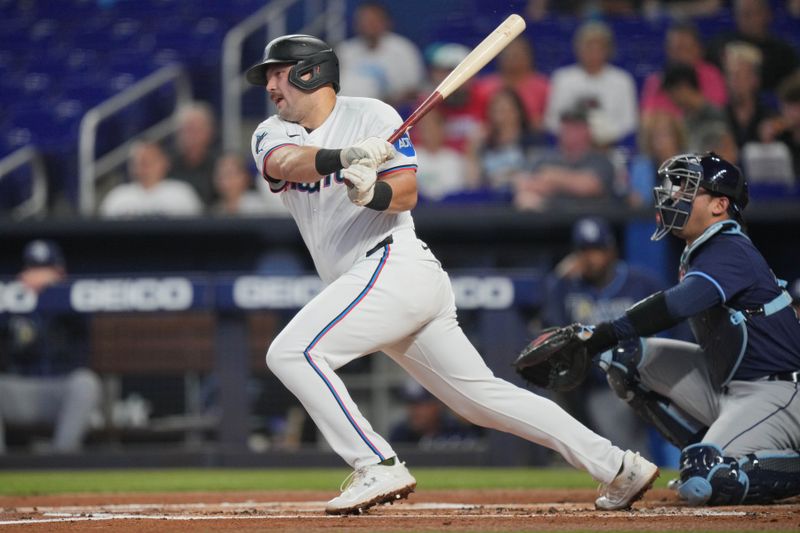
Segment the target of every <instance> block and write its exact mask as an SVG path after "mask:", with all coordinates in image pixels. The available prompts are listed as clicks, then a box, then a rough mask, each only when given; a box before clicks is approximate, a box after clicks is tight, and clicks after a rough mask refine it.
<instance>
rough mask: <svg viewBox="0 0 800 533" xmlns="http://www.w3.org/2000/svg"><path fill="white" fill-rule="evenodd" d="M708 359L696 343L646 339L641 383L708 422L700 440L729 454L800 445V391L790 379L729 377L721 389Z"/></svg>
mask: <svg viewBox="0 0 800 533" xmlns="http://www.w3.org/2000/svg"><path fill="white" fill-rule="evenodd" d="M706 361H707V358H706V357H705V355H704V354H703V353H702V351H701V350H700V347H699V346H698V345H696V344H692V343H688V342H683V341H676V340H670V339H659V338H652V339H647V340H646V341H645V348H644V352H643V353H642V360H641V362H640V363H639V375H640V376H641V381H642V383H643V384H645V385H646V386H647V387H649V388H650V389H652V390H653V391H655V392H657V393H658V394H661V395H663V396H666V397H667V398H669V399H670V400H671V401H672V402H673V403H674V404H675V405H676V406H677V407H678V408H679V409H680V410H681V411H682V412H683V413H681V414H683V415H688V417H689V418H690V420H689V422H692V423H694V424H697V423H699V424H702V425H703V426H708V432H707V433H706V435H705V437H703V440H702V442H704V443H710V444H716V445H717V446H719V447H720V448H722V451H723V453H724V454H725V455H726V456H729V457H737V458H738V457H741V456H742V455H745V454H748V453H755V452H764V451H776V452H778V451H786V450H798V449H800V390H799V386H798V384H797V383H790V382H787V381H766V380H762V381H731V382H730V383H729V384H728V385H727V386H726V387H724V388H723V390H722V391H721V392H717V391H716V390H714V387H713V386H712V385H711V380H710V378H709V372H708V367H707V365H706Z"/></svg>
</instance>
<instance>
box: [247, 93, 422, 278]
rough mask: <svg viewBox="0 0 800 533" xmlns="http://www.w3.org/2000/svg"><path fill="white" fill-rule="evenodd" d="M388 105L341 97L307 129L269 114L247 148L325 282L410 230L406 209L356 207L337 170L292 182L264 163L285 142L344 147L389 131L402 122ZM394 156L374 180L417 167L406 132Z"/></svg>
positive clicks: (410, 219)
mask: <svg viewBox="0 0 800 533" xmlns="http://www.w3.org/2000/svg"><path fill="white" fill-rule="evenodd" d="M402 122H403V121H402V119H401V118H400V115H399V114H398V113H397V111H395V110H394V109H393V108H392V107H391V106H389V105H388V104H385V103H383V102H381V101H379V100H375V99H372V98H357V97H347V96H339V97H337V99H336V105H335V106H334V108H333V111H331V114H330V115H329V116H328V118H327V119H326V120H325V122H323V123H322V125H321V126H320V127H318V128H317V129H315V130H313V131H311V132H307V131H306V130H305V128H303V127H302V126H300V125H299V124H296V123H293V122H287V121H285V120H282V119H281V118H279V117H278V116H277V115H273V116H271V117H270V118H268V119H267V120H265V121H264V122H262V123H261V124H259V126H258V128H256V130H255V132H254V133H253V138H252V142H251V149H252V152H253V157H254V158H255V161H256V165H257V166H258V168H259V169H261V173H262V176H264V178H265V179H267V180H268V182H269V185H270V190H272V192H274V193H276V194H280V195H281V199H282V200H283V203H284V204H285V205H286V207H287V208H288V209H289V212H290V213H291V214H292V217H294V219H295V221H296V222H297V227H298V228H299V230H300V234H301V235H302V237H303V240H304V241H305V244H306V246H307V247H308V250H309V252H310V253H311V257H312V258H313V260H314V265H315V267H316V269H317V272H318V273H319V275H320V277H321V278H322V280H323V281H324V282H325V283H330V282H332V281H333V280H335V279H336V278H338V277H339V276H341V275H342V274H343V273H344V272H346V271H347V270H348V269H349V268H350V267H351V266H352V265H353V263H355V261H356V260H357V259H359V258H362V257H364V255H365V254H366V252H367V251H368V250H369V249H370V248H372V247H373V246H375V244H377V243H378V242H379V241H381V240H382V239H383V238H384V237H386V236H387V235H389V234H391V233H393V232H395V231H397V230H400V229H413V228H414V221H413V219H412V218H411V213H409V212H408V211H405V212H402V213H397V214H392V213H387V212H385V211H375V210H372V209H368V208H364V207H358V206H356V205H354V204H353V203H352V202H351V201H350V199H349V198H348V196H347V187H346V186H345V184H344V179H343V178H342V175H341V172H336V173H334V174H330V175H328V176H325V177H323V178H321V179H320V181H318V182H316V183H292V182H285V181H280V180H274V179H272V178H270V177H269V176H267V175H266V162H267V160H268V158H269V157H270V155H271V154H272V153H273V152H274V151H275V150H277V149H279V148H280V147H282V146H286V145H298V146H305V145H312V146H318V147H321V148H330V149H335V148H344V147H347V146H351V145H353V144H356V143H358V142H359V141H362V140H364V139H366V138H367V137H380V138H383V139H387V138H389V136H390V135H391V134H392V133H393V132H394V131H395V130H396V129H397V128H399V127H400V125H401V124H402ZM394 146H395V149H396V151H397V153H396V155H395V157H394V158H392V159H390V160H389V161H387V162H386V163H384V164H383V165H381V166H380V167H378V179H380V178H381V177H383V176H387V175H389V174H391V173H392V172H398V171H400V170H405V169H413V170H416V168H417V158H416V152H415V151H414V146H413V145H412V144H411V140H410V139H409V137H408V134H405V135H403V136H402V137H401V138H400V139H399V140H398V141H397V142H396V143H395V144H394Z"/></svg>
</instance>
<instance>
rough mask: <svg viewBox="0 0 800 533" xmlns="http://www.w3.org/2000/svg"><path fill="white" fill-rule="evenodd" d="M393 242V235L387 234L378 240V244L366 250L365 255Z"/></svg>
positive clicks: (369, 254)
mask: <svg viewBox="0 0 800 533" xmlns="http://www.w3.org/2000/svg"><path fill="white" fill-rule="evenodd" d="M393 242H394V237H392V236H391V235H389V236H388V237H386V238H385V239H383V240H382V241H381V242H379V243H378V244H376V245H375V246H373V247H372V248H370V249H369V250H367V257H369V256H371V255H372V254H374V253H375V252H377V251H378V250H380V249H381V248H383V247H384V246H386V245H387V244H392V243H393Z"/></svg>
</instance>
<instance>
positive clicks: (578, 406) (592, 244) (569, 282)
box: [541, 217, 677, 466]
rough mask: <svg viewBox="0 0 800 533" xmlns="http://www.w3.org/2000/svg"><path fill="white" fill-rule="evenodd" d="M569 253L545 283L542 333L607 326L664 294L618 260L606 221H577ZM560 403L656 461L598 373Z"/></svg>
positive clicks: (649, 277) (641, 426) (641, 428)
mask: <svg viewBox="0 0 800 533" xmlns="http://www.w3.org/2000/svg"><path fill="white" fill-rule="evenodd" d="M572 247H573V252H572V253H571V254H570V255H568V256H567V257H566V258H565V259H564V260H562V261H561V263H560V264H559V267H558V268H557V269H556V270H555V271H554V272H553V273H552V274H551V276H550V277H549V278H548V282H547V285H546V292H545V298H544V307H543V309H542V315H541V322H542V327H544V328H547V327H553V326H564V325H567V324H572V323H575V322H581V323H584V324H596V323H599V322H602V321H605V320H611V319H613V318H616V317H617V316H618V315H619V313H620V312H621V311H624V310H625V309H627V308H629V307H631V306H632V305H633V304H635V303H636V302H638V301H639V300H641V299H642V298H644V297H646V296H649V295H650V294H652V293H654V292H656V291H657V290H660V289H661V288H663V287H662V283H661V282H660V281H659V280H658V278H657V277H656V276H655V275H654V274H651V273H649V272H645V271H643V270H641V269H639V268H635V267H631V266H629V265H628V264H627V263H626V262H625V261H623V260H622V259H620V258H619V255H618V251H617V240H616V238H615V236H614V233H613V231H612V229H611V227H610V225H609V224H608V222H607V221H606V220H605V219H602V218H599V217H588V218H582V219H580V220H578V221H577V222H576V223H575V225H574V226H573V229H572ZM561 400H562V401H564V403H565V405H566V406H568V410H569V411H570V412H571V413H572V414H573V415H575V416H576V417H577V418H578V419H579V420H581V421H583V422H584V423H585V424H586V425H587V426H589V427H591V428H592V429H594V430H595V431H597V432H598V433H600V434H601V435H608V436H613V437H614V439H615V440H617V441H619V442H620V443H621V444H620V445H621V446H624V447H628V448H633V449H637V450H648V449H650V450H651V452H650V453H649V456H650V459H651V460H656V459H661V458H660V457H656V454H654V453H653V451H654V450H657V446H651V445H650V439H649V435H648V427H647V425H646V424H645V423H644V421H642V420H641V419H640V418H639V417H638V416H636V414H635V413H634V412H633V411H631V410H630V409H629V408H628V407H627V405H625V403H624V402H623V401H622V400H620V399H619V398H618V397H617V396H616V395H615V394H614V393H613V391H611V390H610V389H609V388H608V386H607V384H606V379H605V375H604V374H603V372H601V371H600V370H599V369H596V371H594V372H593V373H592V374H591V375H590V376H589V378H588V379H587V380H586V381H585V382H584V384H583V385H582V386H581V387H580V388H578V389H576V390H575V391H571V392H567V393H562V398H561ZM674 459H675V460H677V457H674ZM676 464H677V461H675V464H672V465H671V466H675V465H676Z"/></svg>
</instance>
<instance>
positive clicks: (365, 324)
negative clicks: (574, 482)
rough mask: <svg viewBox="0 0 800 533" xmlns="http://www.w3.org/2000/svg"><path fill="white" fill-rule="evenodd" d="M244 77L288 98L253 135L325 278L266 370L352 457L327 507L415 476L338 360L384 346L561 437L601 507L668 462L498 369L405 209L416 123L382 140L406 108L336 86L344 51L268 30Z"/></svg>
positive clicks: (372, 498) (381, 492)
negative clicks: (623, 445)
mask: <svg viewBox="0 0 800 533" xmlns="http://www.w3.org/2000/svg"><path fill="white" fill-rule="evenodd" d="M247 80H248V81H249V82H250V83H253V84H256V85H262V86H263V85H265V86H266V90H267V92H268V93H269V96H270V98H271V100H272V101H273V102H274V104H275V106H276V107H277V114H276V115H274V116H271V117H270V118H268V119H267V120H265V121H264V122H262V123H261V124H260V125H259V126H258V127H257V128H256V130H255V132H254V133H253V137H252V143H251V148H252V152H253V157H254V158H255V161H256V164H257V165H258V167H259V168H260V169H261V171H262V174H263V176H264V178H265V179H266V180H267V181H268V182H269V186H270V188H271V190H272V191H273V192H274V193H276V194H280V196H281V199H282V201H283V202H284V204H285V205H286V206H287V208H288V209H289V211H290V212H291V214H292V216H293V217H294V219H295V221H296V222H297V225H298V227H299V229H300V233H301V235H302V237H303V240H304V241H305V243H306V246H307V247H308V249H309V251H310V253H311V256H312V258H313V260H314V264H315V266H316V269H317V272H318V273H319V275H320V277H321V278H322V280H323V281H324V282H325V283H326V288H325V289H324V290H323V291H322V292H321V293H320V294H319V295H318V296H316V297H315V298H314V299H313V300H312V301H311V302H309V303H308V304H307V305H306V306H305V307H304V308H303V309H301V310H300V311H299V312H298V313H297V315H296V316H295V317H294V318H293V319H292V320H291V321H290V322H289V324H287V326H286V327H285V328H284V330H283V331H282V332H281V333H280V334H279V335H278V336H277V337H276V338H275V340H274V341H273V342H272V344H271V345H270V347H269V350H268V353H267V365H268V366H269V368H270V370H272V372H273V373H275V375H276V376H278V378H279V379H280V380H281V381H282V382H283V383H284V385H285V386H286V387H287V388H288V389H289V390H290V391H292V393H294V394H295V395H296V396H297V397H298V399H299V400H300V402H301V403H302V404H303V406H304V407H305V408H306V410H307V411H308V413H309V415H310V416H311V417H312V418H313V420H314V422H315V423H316V424H317V426H318V428H319V429H320V431H321V432H322V434H323V435H324V436H325V438H326V440H327V441H328V443H329V444H330V445H331V447H332V448H333V449H334V451H336V453H338V454H339V455H340V456H341V457H342V458H343V459H344V460H345V461H346V462H347V463H348V464H349V465H351V466H352V467H353V468H354V472H353V474H352V478H351V479H350V480H349V484H348V485H347V486H346V487H345V488H344V489H343V491H342V493H341V495H339V496H338V497H336V498H334V499H332V500H331V501H330V502H328V505H327V507H326V512H328V513H331V514H343V513H353V512H361V511H362V510H364V509H367V508H369V507H371V506H373V505H376V504H381V503H386V502H390V501H393V500H395V499H400V498H404V497H406V496H408V494H409V493H410V492H412V491H413V490H414V488H415V486H416V480H415V479H414V477H413V476H412V475H411V474H410V473H409V471H408V470H407V469H406V467H405V466H404V464H403V463H402V462H400V461H399V460H398V459H397V457H396V454H395V452H394V451H393V450H392V447H391V446H390V445H389V443H388V442H386V440H384V439H383V438H382V437H381V436H380V435H378V434H377V433H376V432H375V431H374V430H373V429H372V427H371V426H370V424H369V422H368V421H367V420H366V419H365V418H364V416H363V415H362V414H361V413H360V411H359V410H358V407H357V406H356V404H355V403H353V400H352V399H351V397H350V395H349V394H348V392H347V389H346V388H345V387H344V384H343V383H342V381H341V379H339V377H338V376H337V375H336V373H335V370H336V369H338V368H339V367H341V366H343V365H345V364H346V363H348V362H349V361H352V360H353V359H355V358H357V357H361V356H363V355H365V354H369V353H373V352H376V351H378V350H381V351H383V352H385V353H386V354H388V355H389V356H390V357H391V358H392V359H394V360H395V361H396V362H397V363H398V364H399V365H400V366H401V367H403V368H404V369H405V370H406V371H407V372H408V373H409V374H411V375H412V376H413V377H414V378H415V379H416V380H417V381H419V382H420V383H421V384H422V385H423V386H424V387H425V388H427V389H428V390H430V391H431V392H432V393H433V394H434V395H435V396H437V397H438V398H439V399H441V400H442V401H443V402H444V403H445V404H447V405H448V406H449V407H450V408H451V409H453V410H454V411H455V412H457V413H459V414H460V415H462V416H463V417H465V418H466V419H468V420H470V421H471V422H473V423H475V424H479V425H482V426H486V427H489V428H493V429H498V430H502V431H506V432H509V433H513V434H515V435H518V436H520V437H523V438H525V439H528V440H530V441H532V442H536V443H539V444H542V445H544V446H547V447H549V448H552V449H554V450H556V451H558V452H559V453H560V454H561V455H562V456H563V457H564V458H565V459H566V460H567V461H568V462H569V463H570V464H572V465H573V466H575V467H577V468H581V469H584V470H586V471H588V472H589V474H591V475H592V477H594V478H595V479H597V480H598V481H599V482H601V483H603V484H604V485H605V486H604V490H603V492H602V494H601V496H600V497H599V498H598V499H597V501H596V506H597V507H598V508H601V509H623V508H628V507H630V505H631V503H632V502H633V501H635V500H636V499H638V498H639V497H640V496H641V494H643V493H644V491H645V490H647V488H649V487H650V486H651V485H652V482H653V481H654V480H655V478H656V477H657V476H658V469H657V467H656V466H655V465H653V464H651V463H650V462H648V461H646V460H645V459H643V458H642V457H640V456H639V454H637V453H634V452H631V451H627V452H626V451H623V450H620V449H619V448H617V447H616V446H614V445H612V444H611V443H610V442H609V441H608V440H606V439H605V438H603V437H601V436H599V435H597V434H595V433H593V432H591V431H590V430H588V429H587V428H586V427H584V426H583V425H581V424H580V423H579V422H577V421H576V420H575V419H573V418H572V417H570V416H569V415H568V414H567V413H566V412H565V411H563V410H562V409H560V408H559V407H558V406H557V405H556V404H555V403H553V402H551V401H550V400H547V399H545V398H543V397H540V396H537V395H535V394H533V393H531V392H529V391H527V390H524V389H521V388H518V387H516V386H514V385H512V384H510V383H508V382H505V381H503V380H501V379H499V378H496V377H494V375H493V374H492V372H491V370H490V369H489V368H488V367H487V366H486V365H485V364H484V362H483V359H482V358H481V356H480V354H478V352H477V351H476V350H475V348H474V347H473V346H472V345H471V344H470V343H469V341H468V340H467V337H466V336H465V335H464V333H463V332H462V331H461V328H460V327H459V325H458V322H457V320H456V309H455V305H454V296H453V292H452V289H451V286H450V281H449V278H448V276H447V274H446V273H445V272H444V270H442V267H441V265H440V263H439V261H438V260H437V259H436V257H435V256H434V255H433V253H432V252H431V251H430V250H429V249H428V246H427V245H425V243H423V242H422V241H420V240H418V239H417V237H416V235H415V232H414V222H413V220H412V218H411V214H410V213H409V210H410V209H412V208H413V207H414V206H415V204H416V201H417V185H416V174H415V169H416V157H415V152H414V147H413V145H412V144H411V141H410V140H409V138H408V135H404V136H403V137H401V138H400V140H399V141H398V142H397V143H395V145H394V146H392V145H391V144H389V143H388V142H386V141H384V140H383V139H386V138H388V137H389V135H390V134H391V133H392V132H393V131H394V130H395V129H396V128H398V127H399V126H400V124H401V123H402V120H401V119H400V116H399V115H398V114H397V112H396V111H395V110H394V109H392V108H391V107H390V106H389V105H387V104H385V103H383V102H380V101H378V100H374V99H370V98H354V97H337V95H336V93H337V92H338V89H339V69H338V60H337V58H336V55H335V54H334V52H333V50H331V48H330V47H329V46H328V45H327V44H326V43H325V42H323V41H321V40H319V39H317V38H314V37H311V36H307V35H289V36H284V37H280V38H278V39H275V40H273V41H272V42H270V43H269V44H268V45H267V47H266V49H265V50H264V57H263V60H262V61H261V62H260V63H259V64H257V65H255V66H253V67H251V68H250V69H249V70H248V71H247ZM345 180H347V182H349V183H346V181H345Z"/></svg>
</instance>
